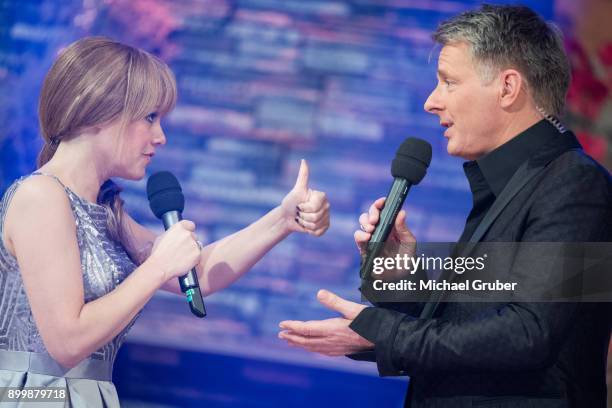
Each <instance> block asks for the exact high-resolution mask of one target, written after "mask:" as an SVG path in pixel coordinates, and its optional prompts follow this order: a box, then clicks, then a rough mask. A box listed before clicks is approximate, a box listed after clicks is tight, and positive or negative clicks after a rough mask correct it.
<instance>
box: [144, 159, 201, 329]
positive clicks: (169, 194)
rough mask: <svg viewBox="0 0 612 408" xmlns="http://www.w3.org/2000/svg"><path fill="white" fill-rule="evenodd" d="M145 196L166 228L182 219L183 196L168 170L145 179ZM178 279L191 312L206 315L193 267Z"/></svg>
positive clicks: (176, 181)
mask: <svg viewBox="0 0 612 408" xmlns="http://www.w3.org/2000/svg"><path fill="white" fill-rule="evenodd" d="M147 197H148V199H149V206H150V207H151V211H153V214H155V216H156V217H157V218H159V219H161V220H162V222H163V223H164V228H165V229H166V230H168V229H169V228H170V227H171V226H173V225H174V224H176V223H177V222H179V221H181V220H182V219H183V217H182V213H183V209H184V208H185V197H184V196H183V190H181V185H180V184H179V182H178V180H177V179H176V177H174V174H172V173H170V172H169V171H160V172H158V173H155V174H153V175H152V176H151V177H149V180H147ZM178 279H179V285H180V286H181V292H183V293H184V294H185V295H186V296H187V301H188V302H189V308H190V309H191V313H193V314H194V315H196V316H197V317H204V316H206V308H205V307H204V299H202V293H201V292H200V284H199V283H198V274H197V273H196V270H195V268H193V269H191V271H189V272H187V273H186V274H185V275H183V276H180V277H179V278H178Z"/></svg>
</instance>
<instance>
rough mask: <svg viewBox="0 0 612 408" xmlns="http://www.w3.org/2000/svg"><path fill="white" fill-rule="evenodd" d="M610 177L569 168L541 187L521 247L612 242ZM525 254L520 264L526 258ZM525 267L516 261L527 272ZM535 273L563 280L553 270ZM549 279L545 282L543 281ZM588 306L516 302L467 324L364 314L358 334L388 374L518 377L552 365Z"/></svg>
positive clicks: (379, 311)
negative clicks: (487, 373) (488, 373)
mask: <svg viewBox="0 0 612 408" xmlns="http://www.w3.org/2000/svg"><path fill="white" fill-rule="evenodd" d="M610 185H611V184H610V179H609V175H607V174H604V173H603V172H602V171H601V170H599V169H597V168H596V167H595V165H594V164H593V165H591V164H588V165H579V166H574V167H571V168H569V169H565V170H563V171H562V172H560V174H556V175H555V176H554V177H552V176H551V175H550V174H549V175H548V176H547V178H546V179H544V180H543V181H541V186H540V187H539V188H538V190H537V191H536V192H535V193H534V194H535V196H534V201H533V202H534V204H533V205H532V208H531V209H530V215H529V217H528V220H527V224H526V226H525V230H524V234H523V236H522V237H521V239H520V240H521V241H527V242H529V241H531V242H597V241H606V242H607V241H612V237H611V236H610V231H612V225H611V224H612V199H611V187H610ZM521 256H522V254H521V253H520V252H519V253H518V254H517V257H519V258H520V257H521ZM521 264H523V265H524V263H523V262H516V263H515V265H521ZM534 273H549V274H554V273H557V272H556V271H555V270H553V269H552V268H551V270H547V271H540V270H538V271H534ZM539 278H540V279H541V276H540V277H539ZM583 306H584V305H580V304H576V303H556V304H554V303H527V302H522V303H508V304H505V305H502V306H497V307H495V306H494V305H492V306H491V308H489V309H484V310H482V311H481V312H479V313H478V314H474V315H472V316H470V317H469V318H468V319H466V320H462V321H452V320H447V319H443V318H433V319H419V318H416V317H414V316H410V315H407V314H405V313H401V312H399V311H395V310H388V309H383V308H379V307H370V308H366V309H364V310H363V311H362V312H361V313H360V314H359V315H358V316H357V318H356V319H355V320H354V321H353V322H352V324H351V326H350V327H351V329H353V330H354V331H355V332H356V333H358V334H360V335H361V336H362V337H364V338H366V339H368V340H370V341H371V342H373V343H374V344H375V349H374V352H373V354H374V355H373V358H375V360H376V363H377V366H378V370H379V373H380V375H382V376H388V375H418V374H423V373H431V372H440V371H451V372H452V371H461V372H470V371H478V372H483V371H491V372H498V371H514V370H529V369H538V368H543V367H546V366H549V365H550V364H552V362H554V361H555V359H556V357H557V354H558V352H559V350H560V348H561V346H562V345H563V340H564V339H565V338H566V333H567V332H568V330H570V329H571V327H572V323H573V321H574V319H576V318H577V317H578V316H579V314H580V309H581V307H583Z"/></svg>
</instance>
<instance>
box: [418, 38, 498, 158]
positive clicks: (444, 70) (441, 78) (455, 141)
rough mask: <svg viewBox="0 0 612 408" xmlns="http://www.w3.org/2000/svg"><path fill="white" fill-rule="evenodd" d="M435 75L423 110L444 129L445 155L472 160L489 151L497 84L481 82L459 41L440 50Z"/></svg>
mask: <svg viewBox="0 0 612 408" xmlns="http://www.w3.org/2000/svg"><path fill="white" fill-rule="evenodd" d="M437 76H438V85H437V86H436V88H435V89H434V90H433V91H432V93H431V94H430V95H429V97H428V98H427V101H425V106H424V108H425V110H426V111H427V112H429V113H433V114H435V115H438V116H439V117H440V124H441V125H442V126H443V127H445V128H447V129H446V131H445V132H444V137H446V138H447V139H448V145H447V147H446V150H447V151H448V154H450V155H452V156H459V157H462V158H464V159H467V160H475V159H477V158H479V157H481V156H482V155H484V154H486V153H488V152H490V151H491V150H493V149H494V148H495V147H496V146H497V144H498V141H497V140H496V134H497V133H498V132H499V125H500V123H499V122H500V120H499V112H500V110H499V99H498V98H499V93H498V87H497V86H496V84H497V81H495V80H493V81H488V83H485V82H484V81H483V80H482V79H481V76H480V73H479V72H478V71H477V69H476V67H475V65H474V62H473V60H472V57H471V54H470V48H469V45H468V44H466V43H463V42H459V43H453V44H448V45H445V46H444V47H443V48H442V50H441V51H440V56H439V59H438V75H437Z"/></svg>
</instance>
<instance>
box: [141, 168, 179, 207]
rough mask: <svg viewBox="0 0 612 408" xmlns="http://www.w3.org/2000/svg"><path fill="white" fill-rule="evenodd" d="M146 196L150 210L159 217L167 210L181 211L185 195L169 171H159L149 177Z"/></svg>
mask: <svg viewBox="0 0 612 408" xmlns="http://www.w3.org/2000/svg"><path fill="white" fill-rule="evenodd" d="M147 198H148V199H149V206H150V207H151V211H153V214H155V216H156V217H157V218H161V217H162V216H163V215H164V214H165V213H167V212H169V211H178V212H181V213H182V212H183V210H184V209H185V197H184V196H183V190H181V185H180V184H179V182H178V180H177V179H176V177H174V174H172V173H170V172H169V171H160V172H158V173H155V174H153V175H152V176H151V177H149V179H148V180H147Z"/></svg>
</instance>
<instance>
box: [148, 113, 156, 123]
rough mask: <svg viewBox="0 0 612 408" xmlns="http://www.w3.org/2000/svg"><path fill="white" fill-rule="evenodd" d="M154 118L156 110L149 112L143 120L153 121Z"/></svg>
mask: <svg viewBox="0 0 612 408" xmlns="http://www.w3.org/2000/svg"><path fill="white" fill-rule="evenodd" d="M155 119H157V112H153V113H149V114H148V115H147V116H145V120H146V121H147V122H149V123H153V122H155Z"/></svg>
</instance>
